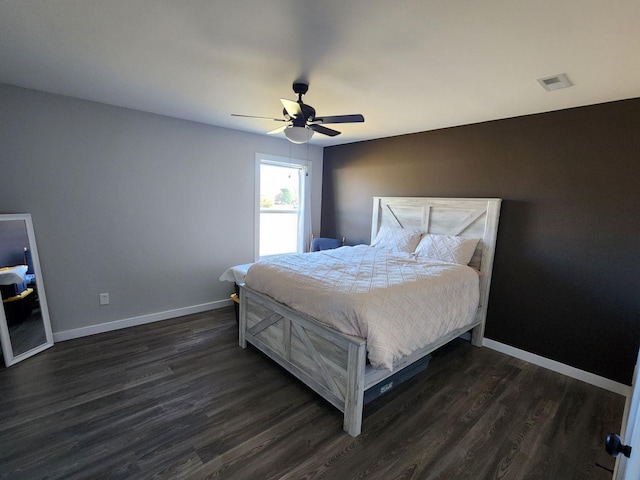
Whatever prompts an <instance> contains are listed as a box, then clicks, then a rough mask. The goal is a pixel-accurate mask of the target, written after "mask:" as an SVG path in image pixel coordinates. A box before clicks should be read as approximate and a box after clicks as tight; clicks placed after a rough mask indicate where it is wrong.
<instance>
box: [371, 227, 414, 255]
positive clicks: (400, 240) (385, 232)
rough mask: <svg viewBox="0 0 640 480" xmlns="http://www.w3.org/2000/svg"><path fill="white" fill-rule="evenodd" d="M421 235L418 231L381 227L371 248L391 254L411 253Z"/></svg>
mask: <svg viewBox="0 0 640 480" xmlns="http://www.w3.org/2000/svg"><path fill="white" fill-rule="evenodd" d="M423 234H424V232H421V231H420V230H412V229H409V228H399V227H389V226H387V225H383V226H382V227H380V230H378V234H377V235H376V238H375V239H374V240H373V242H371V246H372V247H377V248H383V249H385V250H389V251H391V252H406V253H413V252H414V250H415V249H416V246H417V245H418V243H419V242H420V238H421V237H422V235H423Z"/></svg>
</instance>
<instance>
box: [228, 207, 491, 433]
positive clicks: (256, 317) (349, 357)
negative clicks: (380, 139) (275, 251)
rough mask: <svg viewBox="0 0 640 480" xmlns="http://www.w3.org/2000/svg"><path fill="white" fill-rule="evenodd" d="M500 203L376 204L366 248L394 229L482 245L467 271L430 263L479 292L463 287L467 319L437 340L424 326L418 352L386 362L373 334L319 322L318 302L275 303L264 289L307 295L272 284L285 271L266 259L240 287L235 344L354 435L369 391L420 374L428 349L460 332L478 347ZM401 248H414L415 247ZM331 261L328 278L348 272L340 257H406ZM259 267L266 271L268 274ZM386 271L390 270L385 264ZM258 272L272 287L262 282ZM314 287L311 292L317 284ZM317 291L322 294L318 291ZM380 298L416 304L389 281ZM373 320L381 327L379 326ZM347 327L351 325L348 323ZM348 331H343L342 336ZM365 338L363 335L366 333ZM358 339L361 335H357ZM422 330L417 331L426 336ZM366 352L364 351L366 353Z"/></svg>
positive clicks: (365, 253)
mask: <svg viewBox="0 0 640 480" xmlns="http://www.w3.org/2000/svg"><path fill="white" fill-rule="evenodd" d="M500 202H501V201H500V199H473V198H425V197H374V199H373V215H372V227H371V239H372V244H374V243H375V242H379V241H380V236H381V235H382V233H383V232H389V231H392V232H397V231H398V230H399V229H401V230H402V232H403V233H404V232H414V231H420V232H421V234H422V233H424V234H425V237H431V238H437V239H440V238H445V237H456V238H454V239H453V240H460V241H461V242H463V243H465V244H469V241H467V239H478V241H477V244H476V243H473V247H472V250H471V251H470V252H469V256H470V257H471V260H470V261H469V267H471V268H469V267H466V266H464V267H462V266H456V265H449V266H448V265H446V264H444V263H443V262H440V264H439V263H438V262H435V263H436V264H435V265H431V263H430V266H429V268H431V269H435V271H438V272H440V271H445V270H446V271H447V272H449V271H453V272H454V273H455V275H457V276H459V277H460V278H465V279H467V280H468V279H470V278H471V277H474V278H475V282H476V283H475V284H474V285H475V287H473V288H470V287H465V288H466V289H467V290H469V291H471V290H473V289H475V291H476V293H475V297H471V298H472V300H471V301H472V302H475V303H473V304H472V307H471V310H470V314H469V315H457V317H456V318H458V317H459V318H458V320H457V323H455V324H451V325H450V324H449V323H450V322H448V321H447V322H444V321H443V322H441V323H443V324H444V323H447V328H446V330H443V331H441V332H440V333H438V334H437V336H436V337H433V334H432V333H429V335H431V336H430V337H429V336H426V335H427V334H426V332H427V331H428V330H429V331H430V329H431V327H430V326H429V327H427V326H426V324H425V327H424V330H425V337H424V338H426V339H427V341H428V343H426V344H420V345H419V346H418V347H416V345H413V346H412V348H411V349H409V350H407V349H406V348H405V349H404V350H405V351H404V353H403V354H402V355H398V354H397V352H394V354H393V355H391V356H389V355H386V351H385V352H383V353H385V354H383V355H380V354H378V353H375V351H374V347H376V348H377V344H378V341H377V339H376V337H375V336H374V335H373V334H372V332H373V331H375V329H371V328H369V329H367V328H364V330H362V329H358V328H359V325H354V326H353V329H349V328H346V329H345V328H342V327H340V328H341V329H342V331H339V330H337V329H336V328H338V327H336V326H335V325H331V324H330V323H329V320H327V318H324V317H323V316H322V315H324V311H323V309H322V308H321V309H318V306H317V305H316V306H315V310H314V306H313V303H314V302H316V300H310V301H309V302H308V303H309V305H305V304H304V302H302V303H301V302H300V301H298V302H297V303H296V302H291V301H289V300H286V301H284V302H282V301H277V300H276V298H278V297H279V296H280V295H281V293H278V292H275V291H273V292H272V291H271V290H269V288H268V285H269V284H279V283H282V284H284V285H289V286H290V288H288V289H287V288H285V289H282V290H284V293H282V295H285V296H284V297H282V298H285V299H287V297H286V295H287V294H289V295H290V296H291V295H292V297H291V298H297V299H298V300H303V299H306V298H307V295H306V294H301V293H300V292H303V290H300V291H299V292H297V291H296V282H297V280H295V281H292V282H289V283H287V281H288V280H287V278H286V277H283V278H282V279H277V277H275V276H273V277H272V275H275V273H274V272H275V270H273V269H274V268H275V269H276V270H283V271H285V275H286V270H287V268H288V267H287V265H285V266H284V267H280V266H278V265H275V266H274V265H271V264H269V263H270V262H259V263H258V264H256V266H255V267H251V268H250V269H249V271H248V272H247V282H246V283H245V284H242V285H240V319H239V343H240V346H241V347H243V348H246V346H247V344H251V345H253V346H254V347H256V348H257V349H258V350H260V351H261V352H263V353H264V354H266V355H267V356H268V357H270V358H271V359H272V360H274V361H275V362H277V363H278V364H279V365H281V366H282V367H284V368H285V369H286V370H288V371H289V372H290V373H291V374H293V375H294V376H295V377H297V378H298V379H299V380H301V381H302V382H304V383H305V384H306V385H307V386H309V387H310V388H311V389H313V390H314V391H315V392H316V393H318V394H319V395H320V396H322V397H323V398H324V399H326V400H327V401H328V402H330V403H331V404H332V405H334V406H335V407H336V408H337V409H339V410H340V411H342V412H343V413H344V422H343V428H344V430H345V431H346V432H347V433H348V434H349V435H352V436H358V435H359V434H360V432H361V428H362V412H363V406H364V404H365V400H366V399H367V398H375V396H377V394H376V395H371V394H370V393H371V392H378V393H382V392H384V391H385V390H389V389H390V388H392V386H393V384H394V382H396V381H398V379H402V378H403V375H404V377H410V376H411V375H413V374H415V372H416V371H419V370H420V368H418V367H417V366H420V365H424V362H425V360H426V359H428V358H429V355H430V354H431V353H432V352H433V351H434V350H436V349H437V348H439V347H441V346H443V345H444V344H446V343H448V342H450V341H451V340H453V339H455V338H457V337H459V336H460V335H462V334H465V333H467V332H469V333H470V337H471V342H472V343H473V344H474V345H476V346H481V345H482V340H483V336H484V324H485V319H486V312H487V301H488V297H489V287H490V283H491V273H492V266H493V257H494V252H495V243H496V235H497V228H498V217H499V211H500ZM420 245H422V242H421V243H420ZM407 248H415V245H413V246H411V247H407ZM349 249H350V250H349ZM321 254H327V252H318V253H312V254H303V255H298V256H292V257H291V258H289V259H286V260H284V264H287V263H291V262H294V260H295V262H298V263H299V262H301V261H303V260H306V259H308V260H309V261H312V260H313V259H314V258H315V257H313V255H321ZM304 255H308V257H304ZM328 255H330V256H331V258H332V259H333V260H332V261H335V262H337V263H336V265H337V266H330V267H328V268H329V270H326V271H325V273H324V276H326V275H327V271H330V270H331V268H333V269H334V270H335V269H338V270H339V269H342V270H344V265H345V263H344V262H345V261H346V260H345V258H351V257H354V258H356V257H358V258H359V257H362V258H365V259H366V260H365V262H368V261H370V260H368V259H369V257H371V256H372V255H373V256H375V257H381V258H382V257H384V261H385V262H391V263H398V262H401V261H402V258H400V257H403V256H405V257H406V256H407V254H406V252H399V253H389V254H388V255H387V254H385V255H382V254H380V253H378V251H377V249H376V248H375V247H366V246H361V247H341V248H339V249H337V250H335V251H331V252H329V253H328ZM410 256H411V255H409V257H410ZM294 257H295V258H294ZM389 258H390V259H391V260H389ZM371 261H373V260H371ZM295 262H294V263H295ZM323 262H324V260H323ZM341 262H342V263H341ZM412 262H413V263H412ZM365 264H366V265H368V264H367V263H365ZM340 265H342V267H341V266H340ZM409 267H411V270H410V271H411V272H413V273H411V274H410V275H409V276H415V272H414V270H415V271H418V272H421V271H422V270H421V269H422V266H420V265H418V266H415V262H414V261H413V260H411V259H409V258H408V259H407V260H406V265H404V266H403V267H402V268H404V270H403V271H407V268H409ZM265 268H266V269H268V268H271V269H272V270H264V269H265ZM323 268H324V267H323ZM358 268H359V269H362V268H361V267H358ZM384 268H386V264H385V267H384ZM425 268H426V267H425ZM303 270H304V269H303ZM309 270H314V268H309ZM364 270H366V268H365V269H364ZM321 271H322V270H321ZM469 272H472V273H469ZM261 275H262V277H264V278H266V279H272V280H271V281H266V282H265V281H263V282H260V281H259V279H260V278H261ZM420 275H421V273H419V274H418V276H420ZM447 275H449V273H447ZM296 279H297V277H296ZM421 281H422V280H421ZM468 281H470V280H468ZM421 285H422V284H421ZM314 288H316V286H315V284H314ZM422 288H425V287H422ZM258 290H263V291H258ZM287 290H291V291H287ZM318 290H322V289H321V288H319V287H318ZM265 292H266V293H265ZM274 292H275V293H274ZM375 294H376V295H378V296H380V295H381V291H377V292H376V293H375ZM330 295H332V296H333V295H334V294H330ZM384 295H389V298H390V299H391V300H390V302H391V303H393V302H394V301H395V302H396V303H395V305H400V304H399V303H397V302H402V301H406V299H413V295H414V293H412V292H411V291H410V290H409V287H408V286H407V287H406V288H405V287H399V286H393V285H391V284H390V285H389V292H386V291H385V292H384ZM394 296H395V297H394ZM322 298H324V299H326V298H328V297H326V292H325V297H320V299H321V300H318V301H317V302H319V303H320V304H322V302H324V300H322ZM367 301H368V300H367ZM334 303H336V302H334ZM337 303H340V302H337ZM365 303H366V302H365ZM292 305H293V307H292ZM344 308H345V310H349V312H351V310H352V309H353V308H352V307H351V306H349V305H348V304H345V307H344ZM466 308H468V307H466ZM371 310H377V309H371ZM413 310H418V311H419V313H421V314H422V313H424V317H425V318H426V317H433V313H434V312H436V313H437V312H438V309H432V310H433V311H432V312H430V313H429V315H427V311H426V309H425V311H424V312H420V309H413ZM316 312H317V313H316ZM439 312H440V315H441V316H442V317H443V318H444V317H445V316H448V315H449V312H448V311H446V310H442V309H440V310H439ZM390 313H395V312H390V311H389V310H387V311H386V312H383V314H384V315H389V316H394V317H402V316H403V315H405V314H406V315H409V312H405V313H402V314H401V315H395V314H394V315H390ZM412 314H413V313H412ZM345 315H346V314H345ZM334 316H337V317H340V316H341V314H340V312H336V313H335V315H334ZM460 319H462V320H460ZM382 320H384V319H382ZM376 321H377V322H380V321H381V320H376ZM348 322H349V320H347V323H348ZM430 322H433V323H434V324H435V325H436V326H437V325H438V324H439V323H440V322H438V321H435V322H434V320H433V319H432V318H430ZM353 323H354V322H353V321H352V324H353ZM380 325H382V323H380ZM345 331H346V332H349V333H345ZM363 331H364V333H362V332H363ZM416 331H417V330H416ZM354 332H358V333H361V334H353V333H354ZM443 332H444V333H443ZM419 333H422V330H420V332H419ZM416 336H417V335H416ZM423 343H424V342H423ZM400 350H402V349H400ZM368 351H370V353H369V355H368ZM368 356H369V357H371V358H369V360H370V361H368ZM407 372H408V373H407ZM405 373H406V375H405Z"/></svg>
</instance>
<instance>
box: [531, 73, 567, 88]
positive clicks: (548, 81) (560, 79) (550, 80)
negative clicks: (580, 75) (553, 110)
mask: <svg viewBox="0 0 640 480" xmlns="http://www.w3.org/2000/svg"><path fill="white" fill-rule="evenodd" d="M538 83H539V84H540V85H542V88H544V89H545V90H546V91H548V92H550V91H552V90H558V89H560V88H567V87H571V86H573V83H571V80H569V77H567V74H566V73H561V74H559V75H554V76H552V77H545V78H539V79H538Z"/></svg>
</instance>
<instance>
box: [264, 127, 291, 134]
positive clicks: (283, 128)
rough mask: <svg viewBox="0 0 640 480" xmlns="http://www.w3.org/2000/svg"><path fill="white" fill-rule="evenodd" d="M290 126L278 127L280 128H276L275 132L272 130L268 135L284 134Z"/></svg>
mask: <svg viewBox="0 0 640 480" xmlns="http://www.w3.org/2000/svg"><path fill="white" fill-rule="evenodd" d="M288 126H289V125H284V126H282V127H278V128H276V129H275V130H271V131H270V132H267V134H269V135H273V134H274V133H280V132H284V131H285V130H286V129H287V127H288Z"/></svg>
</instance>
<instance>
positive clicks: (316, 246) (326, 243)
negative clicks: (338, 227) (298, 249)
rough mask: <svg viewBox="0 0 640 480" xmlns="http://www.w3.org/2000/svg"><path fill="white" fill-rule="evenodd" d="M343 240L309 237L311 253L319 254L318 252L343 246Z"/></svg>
mask: <svg viewBox="0 0 640 480" xmlns="http://www.w3.org/2000/svg"><path fill="white" fill-rule="evenodd" d="M344 241H345V238H344V237H342V239H339V238H325V237H314V236H313V235H311V251H312V252H319V251H320V250H331V249H332V248H338V247H343V246H344Z"/></svg>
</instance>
